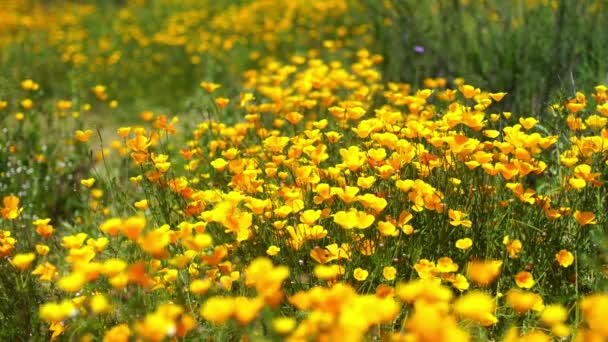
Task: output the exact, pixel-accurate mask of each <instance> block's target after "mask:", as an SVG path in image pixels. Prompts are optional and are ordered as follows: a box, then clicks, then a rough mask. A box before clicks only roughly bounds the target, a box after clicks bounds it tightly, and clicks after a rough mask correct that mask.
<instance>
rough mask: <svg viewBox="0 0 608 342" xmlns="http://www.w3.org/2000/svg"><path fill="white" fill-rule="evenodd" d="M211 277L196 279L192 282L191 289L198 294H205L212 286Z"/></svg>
mask: <svg viewBox="0 0 608 342" xmlns="http://www.w3.org/2000/svg"><path fill="white" fill-rule="evenodd" d="M211 284H212V282H211V279H196V280H193V281H192V282H191V283H190V291H191V292H192V293H194V294H197V295H204V294H205V293H207V291H208V290H209V288H210V287H211Z"/></svg>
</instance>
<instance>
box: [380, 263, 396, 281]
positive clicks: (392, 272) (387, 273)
mask: <svg viewBox="0 0 608 342" xmlns="http://www.w3.org/2000/svg"><path fill="white" fill-rule="evenodd" d="M382 276H383V277H384V279H386V280H389V281H391V280H395V277H396V276H397V269H396V268H394V267H393V266H386V267H384V269H382Z"/></svg>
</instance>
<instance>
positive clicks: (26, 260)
mask: <svg viewBox="0 0 608 342" xmlns="http://www.w3.org/2000/svg"><path fill="white" fill-rule="evenodd" d="M34 259H36V254H35V253H23V254H16V255H15V256H14V257H13V260H12V263H13V265H14V266H15V267H17V268H18V269H20V270H22V271H24V270H25V269H27V268H28V267H30V265H31V264H32V262H33V261H34Z"/></svg>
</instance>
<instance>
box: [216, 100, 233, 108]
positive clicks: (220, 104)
mask: <svg viewBox="0 0 608 342" xmlns="http://www.w3.org/2000/svg"><path fill="white" fill-rule="evenodd" d="M228 102H230V100H229V99H227V98H225V97H217V98H216V99H215V104H216V105H217V106H218V107H220V108H222V109H223V108H224V107H226V105H228Z"/></svg>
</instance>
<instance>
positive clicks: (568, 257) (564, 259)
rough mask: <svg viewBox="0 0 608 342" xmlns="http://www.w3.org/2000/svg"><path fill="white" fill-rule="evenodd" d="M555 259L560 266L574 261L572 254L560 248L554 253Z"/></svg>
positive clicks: (566, 265) (565, 265)
mask: <svg viewBox="0 0 608 342" xmlns="http://www.w3.org/2000/svg"><path fill="white" fill-rule="evenodd" d="M555 260H557V262H558V263H559V264H560V265H561V266H562V267H568V266H570V265H572V263H573V262H574V255H572V253H570V252H569V251H568V250H565V249H562V250H560V251H559V252H557V254H555Z"/></svg>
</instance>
